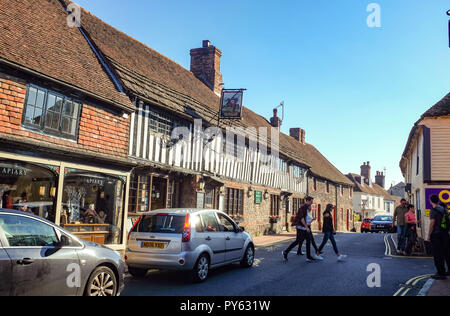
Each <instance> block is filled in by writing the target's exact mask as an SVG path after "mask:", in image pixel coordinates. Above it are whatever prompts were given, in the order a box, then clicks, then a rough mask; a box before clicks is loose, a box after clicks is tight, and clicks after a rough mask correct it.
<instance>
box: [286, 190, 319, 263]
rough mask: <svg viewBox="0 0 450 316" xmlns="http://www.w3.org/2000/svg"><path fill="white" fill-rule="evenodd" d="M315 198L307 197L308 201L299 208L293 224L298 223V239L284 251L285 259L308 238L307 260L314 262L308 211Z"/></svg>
mask: <svg viewBox="0 0 450 316" xmlns="http://www.w3.org/2000/svg"><path fill="white" fill-rule="evenodd" d="M313 201H314V199H313V198H312V197H307V198H306V203H305V204H303V205H302V206H301V207H300V209H299V210H298V213H297V216H296V217H295V219H294V222H293V224H294V225H296V228H297V239H296V240H295V241H294V242H293V243H292V244H291V245H290V246H289V247H288V249H286V250H285V251H283V252H282V255H283V258H284V260H285V261H287V260H288V255H289V253H290V252H291V250H292V249H294V248H295V247H296V246H297V245H301V244H303V241H305V240H306V261H307V262H313V261H315V259H314V258H313V257H312V256H311V230H310V228H309V227H308V224H307V217H308V211H309V210H310V208H311V205H312V203H313Z"/></svg>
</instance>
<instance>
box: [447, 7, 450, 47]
mask: <svg viewBox="0 0 450 316" xmlns="http://www.w3.org/2000/svg"><path fill="white" fill-rule="evenodd" d="M447 15H448V16H450V10H448V11H447ZM448 47H450V20H448Z"/></svg>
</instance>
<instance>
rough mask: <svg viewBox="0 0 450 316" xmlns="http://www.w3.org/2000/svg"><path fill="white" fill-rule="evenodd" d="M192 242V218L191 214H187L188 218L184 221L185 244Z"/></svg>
mask: <svg viewBox="0 0 450 316" xmlns="http://www.w3.org/2000/svg"><path fill="white" fill-rule="evenodd" d="M190 240H191V216H190V214H186V218H185V220H184V228H183V238H182V241H183V242H189V241H190Z"/></svg>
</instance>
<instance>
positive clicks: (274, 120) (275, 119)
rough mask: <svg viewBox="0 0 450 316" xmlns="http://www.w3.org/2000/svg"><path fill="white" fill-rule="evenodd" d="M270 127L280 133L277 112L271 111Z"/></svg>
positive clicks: (279, 120) (275, 110) (279, 121)
mask: <svg viewBox="0 0 450 316" xmlns="http://www.w3.org/2000/svg"><path fill="white" fill-rule="evenodd" d="M270 125H272V126H273V127H275V128H277V129H278V132H280V131H281V119H280V118H279V117H278V110H277V109H274V110H273V117H272V118H271V119H270Z"/></svg>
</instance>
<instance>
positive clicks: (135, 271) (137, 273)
mask: <svg viewBox="0 0 450 316" xmlns="http://www.w3.org/2000/svg"><path fill="white" fill-rule="evenodd" d="M128 272H129V273H130V274H131V275H132V276H134V277H135V278H143V277H145V276H146V275H147V272H148V270H147V269H140V268H131V267H128Z"/></svg>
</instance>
